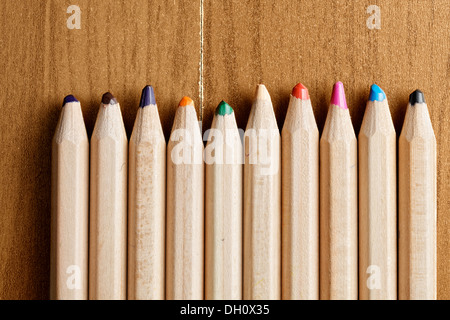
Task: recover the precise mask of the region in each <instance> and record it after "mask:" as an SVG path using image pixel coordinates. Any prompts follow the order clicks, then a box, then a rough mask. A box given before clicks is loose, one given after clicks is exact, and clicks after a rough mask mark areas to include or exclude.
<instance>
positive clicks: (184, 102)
mask: <svg viewBox="0 0 450 320" xmlns="http://www.w3.org/2000/svg"><path fill="white" fill-rule="evenodd" d="M188 105H194V101H192V99H191V98H189V97H187V96H184V97H183V99H181V101H180V103H179V104H178V106H179V107H186V106H188Z"/></svg>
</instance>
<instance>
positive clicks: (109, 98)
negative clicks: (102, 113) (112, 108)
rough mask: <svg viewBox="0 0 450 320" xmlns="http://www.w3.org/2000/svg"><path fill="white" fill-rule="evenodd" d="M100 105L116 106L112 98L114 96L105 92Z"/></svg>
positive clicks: (114, 99) (115, 101)
mask: <svg viewBox="0 0 450 320" xmlns="http://www.w3.org/2000/svg"><path fill="white" fill-rule="evenodd" d="M102 103H103V104H116V103H117V100H116V98H114V96H113V95H112V94H111V93H110V92H107V93H105V94H104V95H103V97H102Z"/></svg>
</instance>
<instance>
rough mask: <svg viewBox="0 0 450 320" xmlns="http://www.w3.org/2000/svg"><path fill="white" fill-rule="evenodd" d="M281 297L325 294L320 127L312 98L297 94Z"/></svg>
mask: <svg viewBox="0 0 450 320" xmlns="http://www.w3.org/2000/svg"><path fill="white" fill-rule="evenodd" d="M281 151H282V155H281V161H282V162H281V163H282V165H281V168H282V170H281V174H282V183H281V188H282V189H281V196H282V219H281V221H282V229H281V236H282V242H281V248H282V263H281V267H282V272H281V290H282V291H281V297H282V299H291V300H317V299H319V130H318V129H317V124H316V120H315V119H314V114H313V111H312V105H311V101H310V100H301V99H297V98H295V97H293V96H292V95H291V99H290V103H289V108H288V111H287V115H286V121H285V123H284V126H283V131H282V133H281Z"/></svg>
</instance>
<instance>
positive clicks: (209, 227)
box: [205, 101, 243, 300]
mask: <svg viewBox="0 0 450 320" xmlns="http://www.w3.org/2000/svg"><path fill="white" fill-rule="evenodd" d="M205 162H206V189H205V190H206V195H205V197H206V198H205V199H206V201H205V210H206V211H205V215H206V216H205V221H206V238H205V297H206V299H208V300H213V299H214V300H218V299H221V300H223V299H225V300H232V299H238V300H239V299H242V167H243V153H242V144H241V140H240V137H239V131H238V128H237V124H236V118H235V116H234V112H233V109H232V108H231V107H230V105H229V104H227V103H226V102H224V101H222V102H221V103H220V104H219V106H218V107H217V109H216V112H215V116H214V119H213V123H212V127H211V131H210V133H209V136H208V142H207V144H206V147H205Z"/></svg>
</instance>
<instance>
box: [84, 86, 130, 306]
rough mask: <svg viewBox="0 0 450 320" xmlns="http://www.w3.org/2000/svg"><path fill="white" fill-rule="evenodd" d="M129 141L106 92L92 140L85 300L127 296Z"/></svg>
mask: <svg viewBox="0 0 450 320" xmlns="http://www.w3.org/2000/svg"><path fill="white" fill-rule="evenodd" d="M127 172H128V140H127V134H126V132H125V126H124V124H123V120H122V113H121V112H120V105H119V103H118V102H117V100H116V99H115V98H114V96H113V95H112V94H111V93H109V92H108V93H105V94H104V95H103V98H102V104H101V105H100V110H99V112H98V115H97V121H96V122H95V127H94V132H93V133H92V138H91V177H90V182H91V190H90V193H91V194H90V226H89V227H90V231H89V298H90V299H94V300H124V299H126V297H127Z"/></svg>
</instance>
